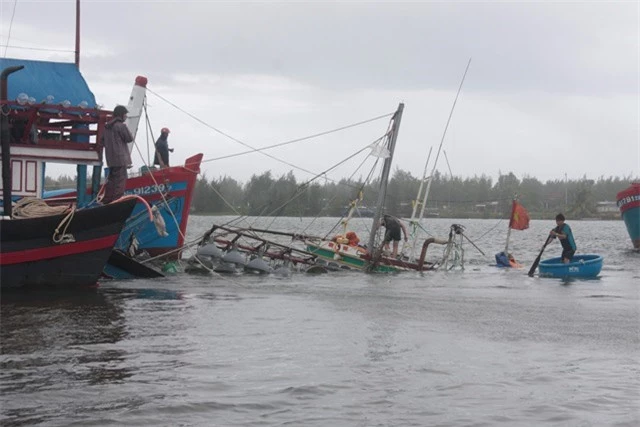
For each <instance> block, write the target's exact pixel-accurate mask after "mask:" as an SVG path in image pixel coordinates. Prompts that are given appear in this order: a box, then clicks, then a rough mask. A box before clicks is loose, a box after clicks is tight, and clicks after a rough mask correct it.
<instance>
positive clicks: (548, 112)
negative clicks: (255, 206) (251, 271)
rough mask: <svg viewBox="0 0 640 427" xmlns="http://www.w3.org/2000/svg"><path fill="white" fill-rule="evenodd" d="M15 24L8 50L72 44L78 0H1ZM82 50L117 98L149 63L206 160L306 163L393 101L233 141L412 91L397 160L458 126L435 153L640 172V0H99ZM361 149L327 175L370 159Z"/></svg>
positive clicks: (339, 148)
mask: <svg viewBox="0 0 640 427" xmlns="http://www.w3.org/2000/svg"><path fill="white" fill-rule="evenodd" d="M0 24H1V25H0V54H2V55H3V56H5V57H12V58H25V59H46V60H54V61H63V62H73V60H74V54H73V49H74V43H75V1H73V0H71V1H69V0H67V1H62V0H57V1H26V0H17V1H15V0H0ZM7 44H8V47H7V46H6V45H7ZM25 48H28V49H25ZM80 50H81V56H80V70H81V72H82V74H83V76H84V77H85V79H86V80H87V82H88V84H89V87H90V88H91V90H92V91H93V93H94V94H95V96H96V99H97V101H98V103H99V104H101V105H102V106H104V108H107V109H113V107H115V105H117V104H125V105H126V103H127V101H128V98H129V95H130V93H131V88H132V86H133V82H134V80H135V77H136V76H138V75H143V76H146V77H147V78H148V79H149V84H148V88H149V93H148V114H149V123H150V125H151V129H152V131H153V135H154V136H155V137H156V138H157V136H159V130H160V129H161V128H162V127H168V128H170V129H171V134H170V137H169V145H170V146H171V147H173V148H174V149H175V151H174V153H173V154H172V157H171V163H172V164H180V163H182V162H183V161H184V160H185V159H186V158H187V157H189V156H191V155H193V154H195V153H198V152H202V153H204V159H205V160H206V162H205V163H204V164H203V167H202V171H203V173H205V175H206V177H207V178H221V177H223V176H229V177H232V178H235V179H237V180H239V181H241V182H246V181H248V180H249V179H250V178H251V176H252V175H254V174H261V173H263V172H265V171H271V173H272V176H273V177H274V178H277V177H280V176H282V175H285V174H287V173H288V172H289V171H293V173H294V174H295V175H296V178H297V179H298V181H299V182H302V181H306V180H307V179H310V178H311V177H312V176H313V174H316V173H319V172H323V171H325V170H327V169H329V168H330V167H331V166H333V165H335V164H336V163H338V162H339V161H341V160H343V159H344V158H346V157H348V156H350V155H352V154H353V153H355V152H357V151H358V150H361V149H362V148H363V147H366V146H367V145H368V144H370V143H372V142H373V141H375V140H376V139H377V138H378V137H380V136H382V135H383V134H384V133H385V131H386V129H387V126H388V120H389V118H388V117H385V118H383V119H379V120H375V121H372V122H370V123H366V124H364V125H361V126H357V127H353V128H348V129H346V130H343V131H340V132H335V133H330V134H327V135H323V136H321V137H318V138H313V139H308V140H304V141H301V142H297V143H293V144H289V145H285V146H282V147H279V148H274V149H270V150H268V151H266V152H267V153H269V154H270V155H271V156H272V157H268V156H265V155H264V154H260V153H252V154H247V155H243V156H237V157H230V158H226V159H218V158H220V157H224V156H228V155H231V154H234V153H239V152H244V151H247V147H246V146H245V145H242V144H241V143H239V142H237V141H241V142H242V143H244V144H247V145H249V146H251V147H254V148H260V147H266V146H270V145H274V144H278V143H282V142H285V141H290V140H294V139H298V138H304V137H307V136H310V135H315V134H321V133H323V132H327V131H330V130H333V129H337V128H341V127H345V126H348V125H351V124H355V123H359V122H362V121H366V120H369V119H372V118H375V117H379V116H382V115H385V114H389V113H392V112H393V111H395V110H396V109H397V107H398V104H399V103H404V104H405V109H404V115H403V118H402V122H401V127H400V131H399V136H398V141H397V146H396V152H395V155H394V161H393V168H394V169H396V168H400V169H402V170H404V171H407V172H410V173H411V174H412V175H413V176H415V177H422V175H423V172H424V171H425V169H426V170H427V171H428V172H431V171H432V170H433V168H434V165H433V161H434V158H435V156H436V152H437V150H438V147H439V146H440V144H441V142H442V150H443V153H441V154H440V157H439V160H438V163H437V165H436V166H435V169H436V170H438V171H439V172H441V173H444V174H448V173H452V174H453V175H454V176H459V177H464V178H466V177H474V176H482V175H485V176H488V177H491V178H493V179H494V181H495V179H497V177H498V176H499V174H501V173H502V174H505V173H509V172H513V173H514V174H515V175H516V176H517V177H518V178H520V179H522V178H524V177H536V178H538V179H539V180H541V181H542V182H546V181H547V180H564V179H565V178H567V179H570V180H571V179H581V178H583V177H587V178H589V179H598V178H600V177H605V178H607V177H610V176H614V177H616V176H617V177H640V2H637V1H626V2H613V1H606V2H593V1H583V2H574V1H571V2H541V1H538V2H515V1H513V2H499V1H492V2H470V1H468V2H456V1H451V2H427V1H413V2H402V1H393V2H391V1H390V2H380V1H339V2H326V1H323V2H320V1H306V2H302V1H288V2H275V1H263V2H243V1H228V2H223V1H188V0H180V1H160V0H155V1H135V0H134V1H130V0H127V1H90V0H84V1H83V2H82V3H81V47H80ZM470 59H471V63H470V66H469V69H468V72H467V75H466V78H465V80H464V84H463V85H462V90H461V92H460V96H459V98H458V100H457V102H456V104H455V108H454V109H453V115H452V118H451V122H450V124H449V126H448V129H447V131H446V134H445V126H446V124H447V119H448V117H449V114H450V112H451V110H452V105H453V103H454V100H455V99H456V93H457V91H458V88H459V86H460V83H461V80H462V76H463V74H464V71H465V67H466V66H467V63H468V62H469V60H470ZM443 135H444V137H443ZM136 143H137V145H138V147H139V148H140V151H141V152H142V153H143V156H142V157H141V156H139V155H138V154H137V150H134V165H135V166H136V167H139V166H142V165H143V164H144V162H145V161H146V160H147V159H146V157H147V151H148V150H147V147H148V144H149V143H151V144H152V143H153V140H152V139H151V137H149V136H147V132H146V131H145V128H142V127H141V128H140V130H139V132H138V134H137V135H136ZM430 149H433V154H432V157H431V162H430V164H429V165H428V166H427V167H425V164H426V161H427V156H428V153H429V150H430ZM445 154H446V156H445ZM143 157H144V158H143ZM273 157H275V158H276V159H274V158H273ZM357 165H358V164H357V163H356V164H355V165H354V164H344V165H343V166H342V167H340V168H337V169H335V170H331V171H330V172H329V173H328V174H327V177H328V178H333V179H338V178H342V177H349V176H351V174H353V173H357V174H360V175H362V174H365V175H366V171H364V172H361V171H362V169H358V167H357ZM48 173H49V174H51V175H53V176H55V175H56V174H61V173H67V174H69V175H73V174H75V170H74V169H69V168H68V167H67V168H66V169H65V168H64V167H62V166H56V167H49V168H48Z"/></svg>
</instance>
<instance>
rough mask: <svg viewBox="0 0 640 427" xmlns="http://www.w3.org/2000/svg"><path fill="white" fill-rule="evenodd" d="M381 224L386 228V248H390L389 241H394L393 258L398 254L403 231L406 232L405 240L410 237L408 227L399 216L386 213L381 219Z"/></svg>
mask: <svg viewBox="0 0 640 427" xmlns="http://www.w3.org/2000/svg"><path fill="white" fill-rule="evenodd" d="M380 225H381V226H383V227H384V228H385V229H386V232H385V234H384V246H385V249H386V250H389V243H390V242H391V241H393V252H392V253H391V257H392V258H396V257H397V256H398V243H399V242H400V239H401V238H402V235H401V232H402V233H404V241H405V242H406V241H407V239H408V233H407V227H405V225H404V224H403V223H402V221H400V220H399V219H398V218H396V217H393V216H391V215H384V216H383V217H382V219H381V220H380Z"/></svg>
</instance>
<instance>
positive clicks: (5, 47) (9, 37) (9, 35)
mask: <svg viewBox="0 0 640 427" xmlns="http://www.w3.org/2000/svg"><path fill="white" fill-rule="evenodd" d="M17 6H18V0H15V1H14V2H13V12H12V13H11V21H10V22H9V32H8V33H7V44H6V45H4V55H3V57H5V58H6V57H7V49H8V48H9V40H10V39H11V28H13V18H15V16H16V9H17Z"/></svg>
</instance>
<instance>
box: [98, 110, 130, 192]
mask: <svg viewBox="0 0 640 427" xmlns="http://www.w3.org/2000/svg"><path fill="white" fill-rule="evenodd" d="M128 112H129V111H127V108H126V107H124V106H122V105H118V106H116V108H114V109H113V118H112V119H111V120H110V121H109V122H108V123H107V124H106V125H105V126H104V135H103V136H104V139H103V143H104V157H105V160H106V162H107V166H108V167H109V176H107V184H106V185H105V191H104V197H103V198H102V203H104V204H107V203H111V202H113V201H114V200H118V199H119V198H120V197H122V196H123V195H124V190H125V185H126V183H127V168H130V167H131V166H132V162H131V154H129V147H128V146H127V144H128V143H130V142H132V141H133V136H132V135H131V132H130V131H129V128H128V127H127V125H126V124H125V123H124V121H125V120H126V118H127V113H128Z"/></svg>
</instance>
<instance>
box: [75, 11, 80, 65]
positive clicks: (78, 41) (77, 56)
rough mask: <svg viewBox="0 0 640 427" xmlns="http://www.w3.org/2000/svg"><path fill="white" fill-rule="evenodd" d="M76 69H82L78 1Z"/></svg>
mask: <svg viewBox="0 0 640 427" xmlns="http://www.w3.org/2000/svg"><path fill="white" fill-rule="evenodd" d="M75 53H76V67H78V68H80V0H76V52H75Z"/></svg>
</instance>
